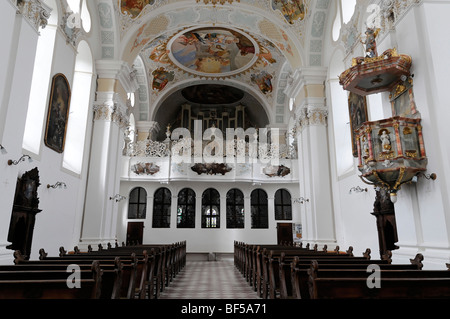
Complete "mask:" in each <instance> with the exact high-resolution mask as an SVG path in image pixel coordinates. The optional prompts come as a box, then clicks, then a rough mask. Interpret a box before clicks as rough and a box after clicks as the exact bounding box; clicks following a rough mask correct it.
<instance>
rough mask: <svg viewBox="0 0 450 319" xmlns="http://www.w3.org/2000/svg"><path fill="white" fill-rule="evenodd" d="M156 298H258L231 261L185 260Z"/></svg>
mask: <svg viewBox="0 0 450 319" xmlns="http://www.w3.org/2000/svg"><path fill="white" fill-rule="evenodd" d="M160 299H259V298H258V296H257V293H256V292H255V291H253V289H252V288H251V287H250V286H249V284H248V283H247V281H246V280H245V279H244V277H243V276H242V274H241V273H240V272H239V271H238V270H237V269H236V267H235V266H234V262H233V260H232V259H225V260H219V261H187V262H186V267H185V268H184V269H183V270H182V271H181V272H180V273H179V274H178V275H177V277H176V278H175V279H174V281H173V282H171V283H170V285H169V286H168V287H166V288H165V290H164V292H163V293H162V295H161V296H160Z"/></svg>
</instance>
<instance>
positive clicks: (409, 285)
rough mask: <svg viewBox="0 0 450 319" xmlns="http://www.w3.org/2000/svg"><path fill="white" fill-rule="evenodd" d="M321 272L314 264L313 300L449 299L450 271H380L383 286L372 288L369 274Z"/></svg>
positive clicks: (311, 286)
mask: <svg viewBox="0 0 450 319" xmlns="http://www.w3.org/2000/svg"><path fill="white" fill-rule="evenodd" d="M319 269H320V265H319V264H318V263H316V262H315V261H313V262H312V263H311V267H310V270H309V285H310V286H309V287H310V298H311V299H433V298H439V299H440V298H450V271H448V270H437V271H434V270H381V273H380V278H379V280H380V285H381V287H380V288H376V287H375V288H370V287H369V285H368V284H367V277H368V275H367V273H366V274H363V273H361V271H359V272H358V271H357V270H349V271H342V270H339V271H336V270H331V269H327V270H325V269H324V270H323V271H322V270H319Z"/></svg>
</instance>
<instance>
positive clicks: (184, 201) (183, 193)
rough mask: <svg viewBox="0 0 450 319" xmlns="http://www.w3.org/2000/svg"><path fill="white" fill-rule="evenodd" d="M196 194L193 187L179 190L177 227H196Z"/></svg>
mask: <svg viewBox="0 0 450 319" xmlns="http://www.w3.org/2000/svg"><path fill="white" fill-rule="evenodd" d="M195 196H196V195H195V191H194V190H192V189H191V188H183V189H182V190H180V191H179V192H178V206H177V228H195V199H196V198H195Z"/></svg>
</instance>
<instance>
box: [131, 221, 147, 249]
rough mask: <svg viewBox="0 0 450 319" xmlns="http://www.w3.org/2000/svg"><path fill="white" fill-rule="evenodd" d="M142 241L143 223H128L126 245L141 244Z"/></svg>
mask: <svg viewBox="0 0 450 319" xmlns="http://www.w3.org/2000/svg"><path fill="white" fill-rule="evenodd" d="M143 239H144V222H128V227H127V245H133V244H142V242H143Z"/></svg>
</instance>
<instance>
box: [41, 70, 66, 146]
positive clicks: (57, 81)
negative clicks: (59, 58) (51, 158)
mask: <svg viewBox="0 0 450 319" xmlns="http://www.w3.org/2000/svg"><path fill="white" fill-rule="evenodd" d="M70 95H71V92H70V86H69V82H68V81H67V78H66V77H65V76H64V74H61V73H58V74H56V75H55V76H54V77H53V80H52V89H51V93H50V102H49V107H48V114H47V126H46V128H45V137H44V143H45V145H46V146H47V147H49V148H51V149H52V150H54V151H56V152H58V153H62V152H64V144H65V140H66V131H67V123H68V120H69V108H70Z"/></svg>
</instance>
